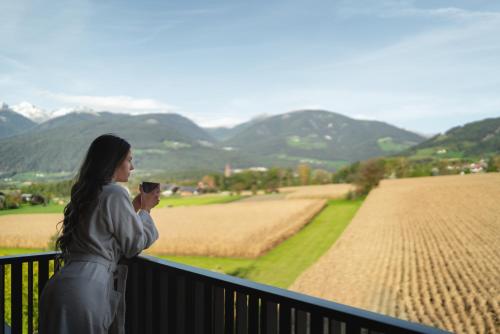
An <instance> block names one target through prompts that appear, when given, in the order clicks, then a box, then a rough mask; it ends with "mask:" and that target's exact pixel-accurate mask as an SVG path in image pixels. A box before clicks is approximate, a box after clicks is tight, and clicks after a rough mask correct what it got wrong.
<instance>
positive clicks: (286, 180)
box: [201, 164, 333, 193]
mask: <svg viewBox="0 0 500 334" xmlns="http://www.w3.org/2000/svg"><path fill="white" fill-rule="evenodd" d="M332 175H333V174H332V173H331V172H328V171H326V170H324V169H312V168H311V167H310V166H309V165H307V164H299V165H298V166H297V168H295V169H292V168H270V169H269V170H267V171H252V170H247V171H242V172H240V173H236V174H233V175H231V176H225V175H223V174H219V173H212V174H208V175H205V176H203V178H202V179H201V184H202V185H203V187H204V190H205V191H206V192H215V191H231V192H236V193H240V192H241V191H243V190H251V191H252V192H254V193H256V192H257V191H258V190H264V191H265V192H277V191H278V188H280V187H288V186H298V185H308V184H326V183H331V182H332Z"/></svg>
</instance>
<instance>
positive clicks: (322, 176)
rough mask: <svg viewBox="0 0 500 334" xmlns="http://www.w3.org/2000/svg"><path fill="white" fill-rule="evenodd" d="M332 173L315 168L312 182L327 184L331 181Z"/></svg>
mask: <svg viewBox="0 0 500 334" xmlns="http://www.w3.org/2000/svg"><path fill="white" fill-rule="evenodd" d="M331 181H332V175H331V174H330V173H329V172H328V171H327V170H324V169H315V170H313V171H312V183H314V184H327V183H331Z"/></svg>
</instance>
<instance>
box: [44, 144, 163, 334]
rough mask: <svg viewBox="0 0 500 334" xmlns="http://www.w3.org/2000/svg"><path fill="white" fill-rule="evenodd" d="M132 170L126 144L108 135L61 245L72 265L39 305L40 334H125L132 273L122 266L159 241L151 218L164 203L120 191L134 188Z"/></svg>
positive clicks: (82, 183) (76, 197) (95, 151)
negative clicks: (126, 185) (127, 186)
mask: <svg viewBox="0 0 500 334" xmlns="http://www.w3.org/2000/svg"><path fill="white" fill-rule="evenodd" d="M133 169H134V167H133V165H132V155H131V151H130V144H129V143H127V142H126V141H125V140H124V139H122V138H119V137H117V136H114V135H109V134H108V135H102V136H100V137H98V138H96V139H95V140H94V141H93V142H92V144H91V145H90V148H89V150H88V152H87V155H86V157H85V160H84V162H83V164H82V166H81V168H80V172H79V174H78V176H77V181H76V182H75V184H74V185H73V187H72V188H71V200H70V202H69V204H68V205H67V206H66V208H65V209H64V220H63V226H62V233H61V234H60V236H59V238H58V239H57V241H56V246H57V248H59V249H60V250H61V252H62V257H63V260H64V262H65V265H64V267H63V268H62V269H61V270H60V271H58V272H57V273H56V274H55V275H54V276H53V277H52V278H51V279H50V280H49V282H48V283H47V285H46V286H45V288H44V290H43V293H42V296H41V299H40V315H39V333H40V334H48V333H50V334H56V333H72V334H73V333H86V334H87V333H108V331H109V332H113V333H124V321H125V319H124V315H125V304H124V298H125V294H124V293H125V279H126V275H127V267H126V266H123V265H118V261H119V260H120V258H121V257H126V258H130V257H133V256H135V255H137V254H138V253H140V252H141V251H142V250H143V249H145V248H148V247H149V246H151V244H152V243H153V242H154V241H155V240H156V239H158V231H157V230H156V227H155V224H154V222H153V220H152V219H151V216H150V214H149V213H150V210H151V208H153V207H154V206H156V205H157V204H158V202H159V189H157V190H156V191H153V192H151V193H145V192H143V190H142V188H140V194H139V195H137V196H136V197H135V198H134V200H133V202H131V201H130V198H129V195H128V192H127V191H126V190H125V189H124V188H123V187H121V186H119V185H118V184H117V182H127V181H128V178H129V176H130V171H131V170H133ZM137 212H138V213H137ZM115 286H116V287H115Z"/></svg>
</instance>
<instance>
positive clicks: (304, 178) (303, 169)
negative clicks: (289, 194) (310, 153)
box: [297, 164, 311, 185]
mask: <svg viewBox="0 0 500 334" xmlns="http://www.w3.org/2000/svg"><path fill="white" fill-rule="evenodd" d="M297 173H298V174H299V181H300V184H301V185H306V184H309V180H310V178H311V167H309V165H308V164H299V165H298V166H297Z"/></svg>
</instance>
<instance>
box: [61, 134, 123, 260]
mask: <svg viewBox="0 0 500 334" xmlns="http://www.w3.org/2000/svg"><path fill="white" fill-rule="evenodd" d="M129 150H130V144H129V143H128V142H127V141H126V140H124V139H122V138H120V137H118V136H115V135H113V134H105V135H102V136H99V137H97V138H96V139H94V141H93V142H92V144H90V147H89V149H88V151H87V155H86V156H85V159H84V161H83V163H82V165H81V167H80V171H79V172H78V175H77V176H76V181H75V183H74V184H73V186H72V187H71V200H70V202H69V203H68V205H66V207H65V208H64V220H63V221H62V228H61V231H60V233H59V236H58V238H57V240H56V249H59V250H61V252H62V254H61V257H62V260H66V259H67V258H68V255H69V245H70V244H71V241H72V239H73V232H74V231H75V229H76V227H77V225H78V224H80V223H81V222H82V221H85V220H86V219H88V218H89V217H90V215H91V214H92V211H93V210H94V209H95V207H96V205H97V203H98V200H99V194H100V193H101V191H102V187H103V186H104V185H106V184H108V183H109V182H111V179H112V177H113V174H114V172H115V170H116V168H117V167H118V166H119V165H120V164H121V163H122V162H123V160H124V159H125V158H126V157H127V153H128V151H129ZM59 260H61V258H60V259H59Z"/></svg>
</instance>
